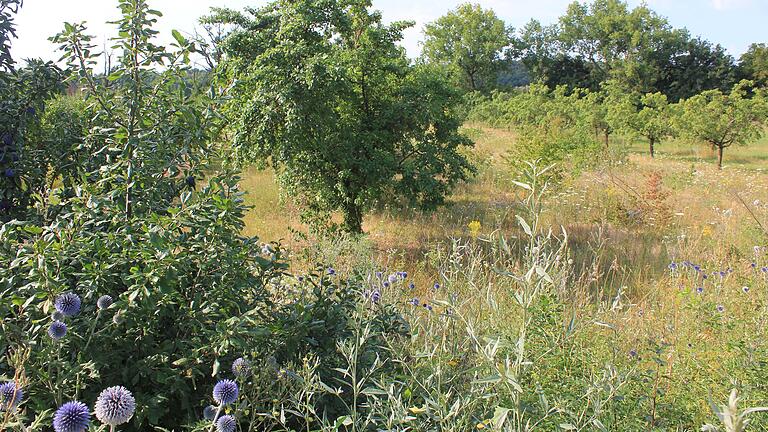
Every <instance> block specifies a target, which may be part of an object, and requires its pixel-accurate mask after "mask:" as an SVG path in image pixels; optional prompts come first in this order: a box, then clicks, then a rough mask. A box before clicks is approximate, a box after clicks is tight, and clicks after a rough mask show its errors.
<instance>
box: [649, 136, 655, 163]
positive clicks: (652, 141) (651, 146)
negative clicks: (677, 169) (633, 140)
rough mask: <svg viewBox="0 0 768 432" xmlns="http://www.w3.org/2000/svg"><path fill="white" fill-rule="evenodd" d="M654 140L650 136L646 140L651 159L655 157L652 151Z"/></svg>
mask: <svg viewBox="0 0 768 432" xmlns="http://www.w3.org/2000/svg"><path fill="white" fill-rule="evenodd" d="M654 141H655V140H654V139H653V138H651V139H649V140H648V147H649V148H650V150H651V159H653V158H654V157H655V155H654V152H653V145H654V144H655V142H654Z"/></svg>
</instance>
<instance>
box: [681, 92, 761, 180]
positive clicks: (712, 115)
mask: <svg viewBox="0 0 768 432" xmlns="http://www.w3.org/2000/svg"><path fill="white" fill-rule="evenodd" d="M752 85H753V83H752V82H751V81H746V80H745V81H741V82H740V83H739V84H737V85H736V86H734V88H733V90H731V92H730V93H723V92H722V91H720V90H707V91H705V92H702V93H701V94H699V95H696V96H693V97H692V98H690V99H688V100H685V101H681V102H680V106H681V108H682V110H681V114H680V118H679V125H678V128H679V130H680V132H681V133H682V134H684V135H687V136H689V137H691V138H694V139H699V140H701V141H705V142H707V143H709V144H711V145H712V146H713V147H714V148H717V168H718V169H722V167H723V150H725V149H726V148H728V147H730V146H732V145H734V144H737V145H745V144H747V143H749V142H751V141H754V140H756V139H758V138H760V137H761V136H762V135H763V133H764V130H763V126H764V123H765V100H764V98H763V97H762V95H760V94H758V95H757V96H756V97H753V98H751V99H750V98H747V90H748V88H749V87H750V86H752Z"/></svg>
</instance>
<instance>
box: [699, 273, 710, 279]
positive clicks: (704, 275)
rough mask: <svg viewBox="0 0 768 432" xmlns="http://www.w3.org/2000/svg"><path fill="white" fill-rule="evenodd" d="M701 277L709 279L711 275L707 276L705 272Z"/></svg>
mask: <svg viewBox="0 0 768 432" xmlns="http://www.w3.org/2000/svg"><path fill="white" fill-rule="evenodd" d="M701 278H702V279H709V276H707V275H706V274H703V273H702V275H701Z"/></svg>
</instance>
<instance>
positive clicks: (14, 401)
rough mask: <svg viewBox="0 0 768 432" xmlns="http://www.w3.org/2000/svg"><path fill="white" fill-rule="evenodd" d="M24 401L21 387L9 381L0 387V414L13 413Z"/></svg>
mask: <svg viewBox="0 0 768 432" xmlns="http://www.w3.org/2000/svg"><path fill="white" fill-rule="evenodd" d="M22 399H24V392H23V391H22V390H21V387H18V386H16V383H15V382H13V381H11V382H7V383H4V384H2V385H0V412H2V411H13V410H15V409H16V407H17V406H19V404H20V403H21V401H22Z"/></svg>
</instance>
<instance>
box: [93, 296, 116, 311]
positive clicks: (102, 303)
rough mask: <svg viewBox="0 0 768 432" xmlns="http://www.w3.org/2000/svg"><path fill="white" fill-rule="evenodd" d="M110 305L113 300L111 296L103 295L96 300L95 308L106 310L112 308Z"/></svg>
mask: <svg viewBox="0 0 768 432" xmlns="http://www.w3.org/2000/svg"><path fill="white" fill-rule="evenodd" d="M112 303H114V300H112V296H109V295H103V296H101V297H99V299H98V300H96V307H98V308H99V309H106V308H108V307H110V306H112Z"/></svg>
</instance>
